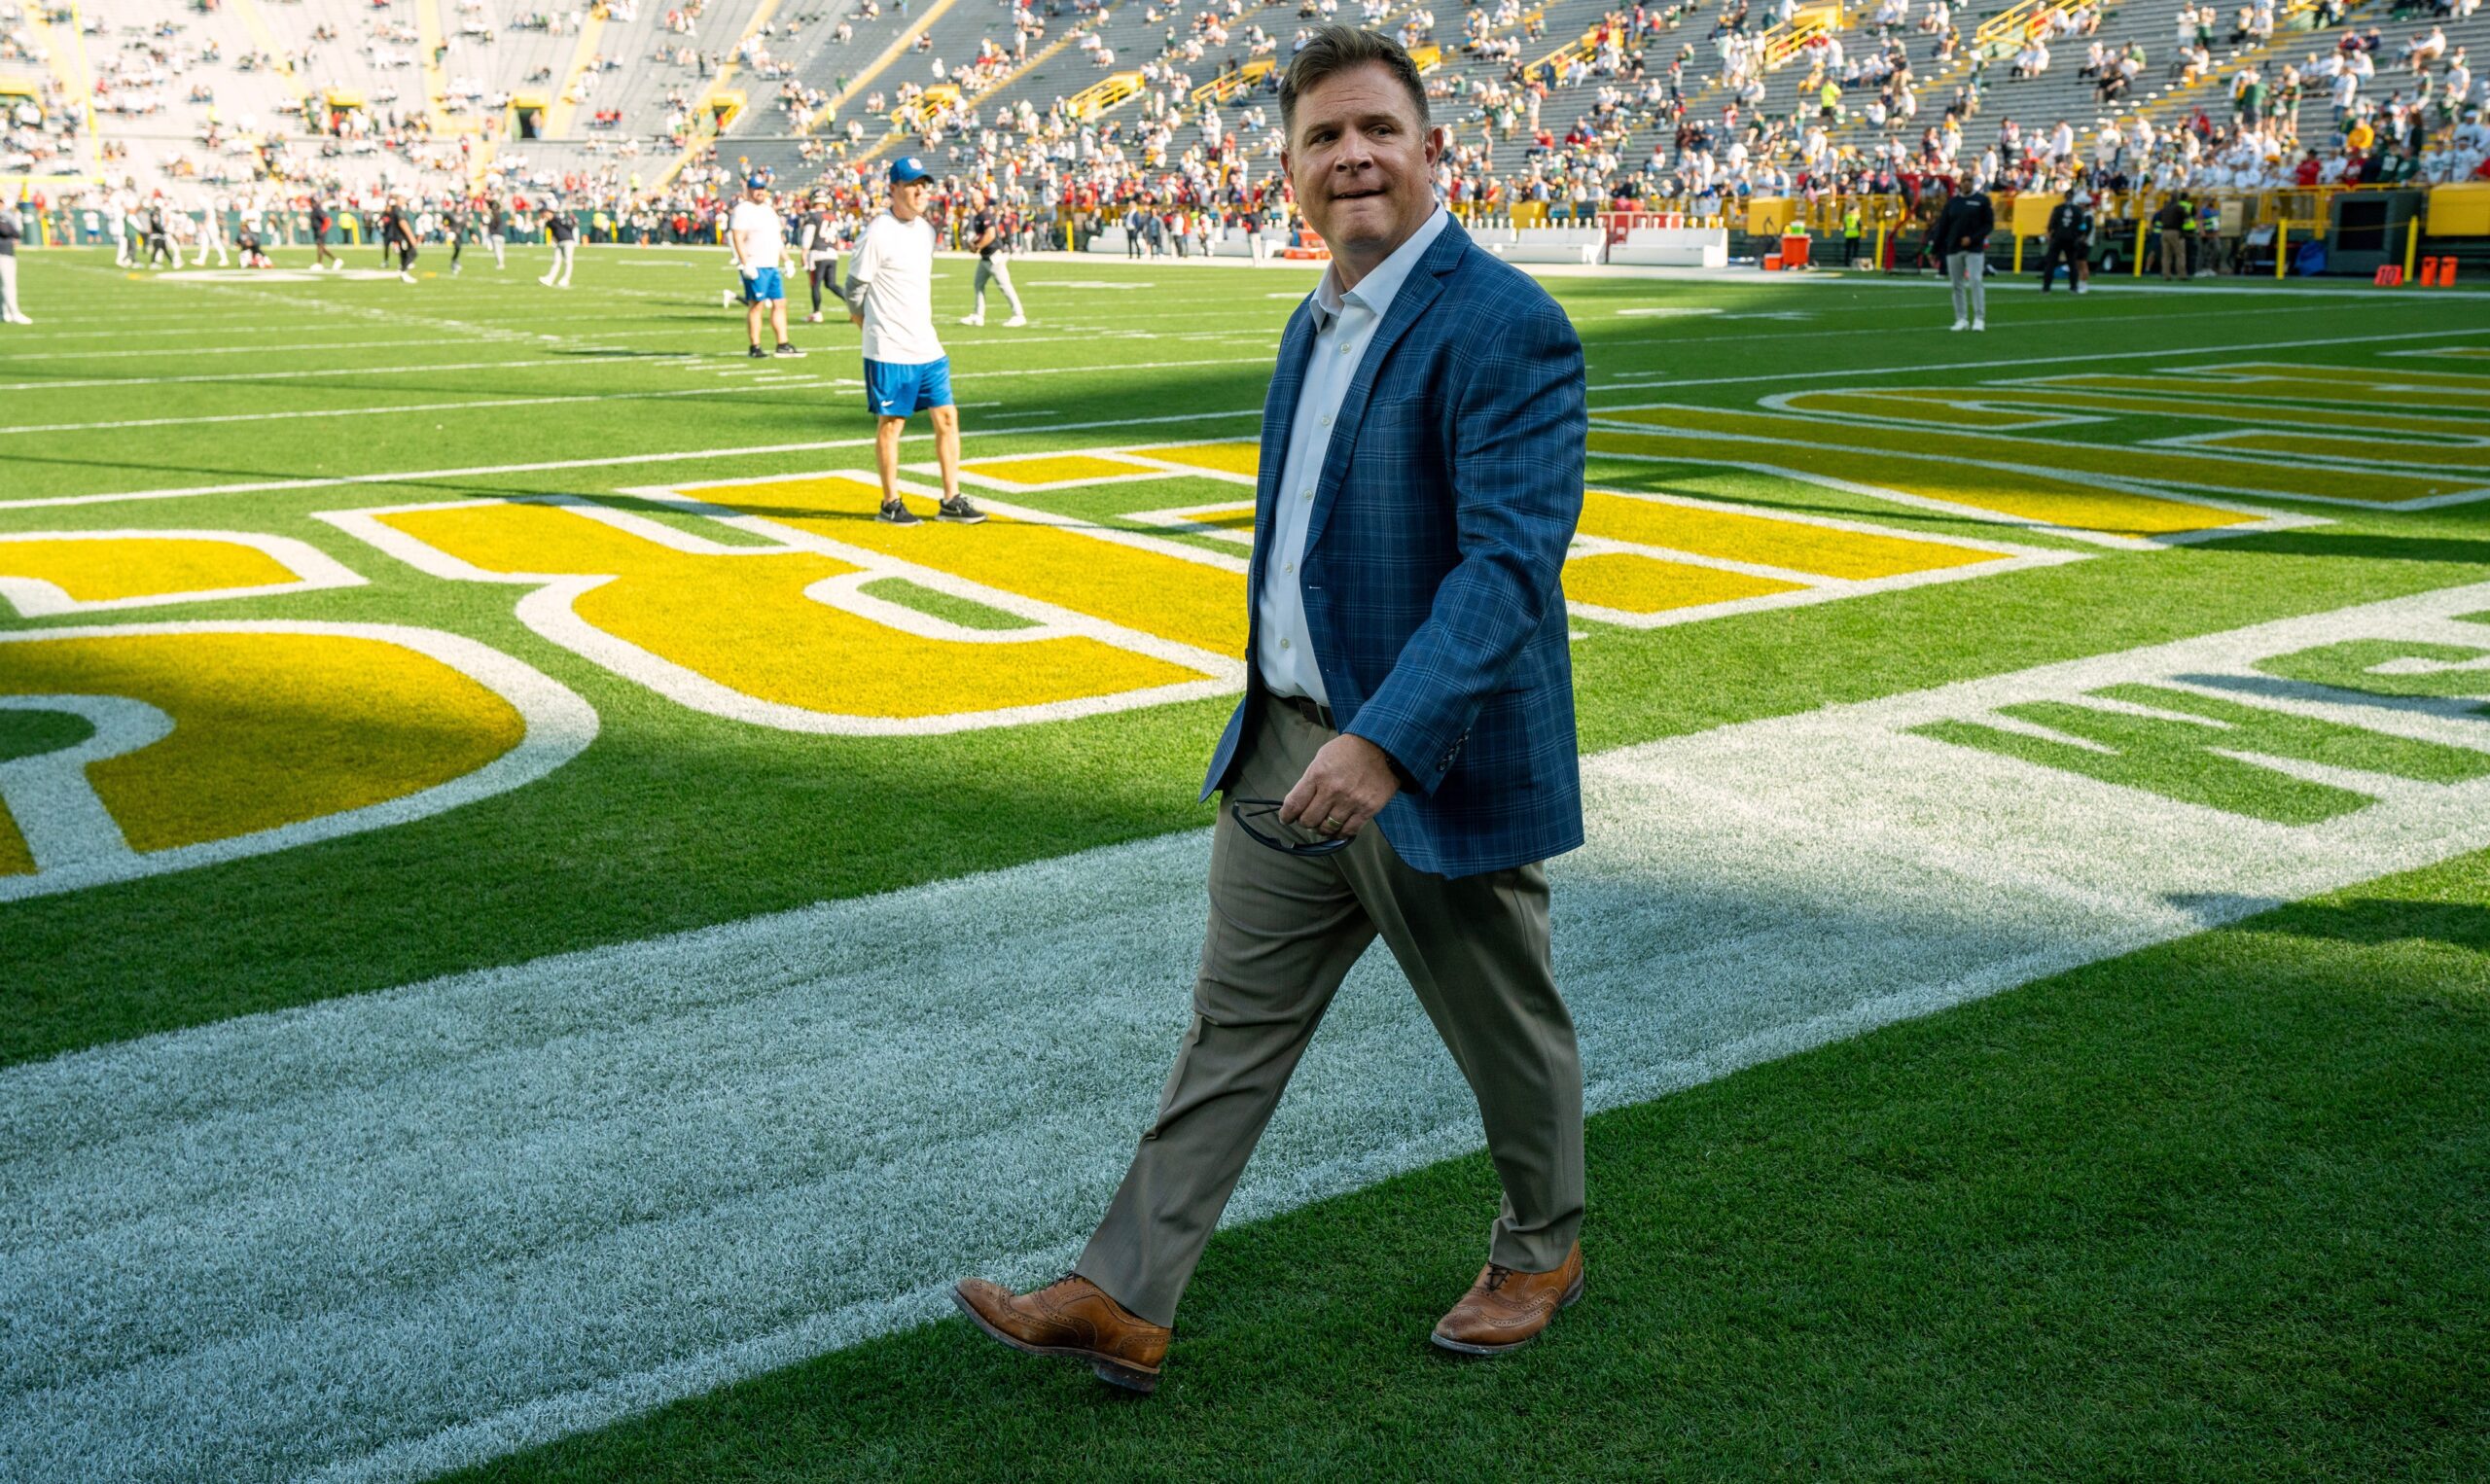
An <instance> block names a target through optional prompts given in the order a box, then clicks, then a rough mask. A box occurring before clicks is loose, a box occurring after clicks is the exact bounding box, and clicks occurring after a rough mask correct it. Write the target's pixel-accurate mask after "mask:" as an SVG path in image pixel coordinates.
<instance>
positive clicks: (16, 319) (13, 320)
mask: <svg viewBox="0 0 2490 1484" xmlns="http://www.w3.org/2000/svg"><path fill="white" fill-rule="evenodd" d="M9 323H10V324H12V325H31V324H33V323H34V321H33V320H30V319H28V318H26V317H25V316H24V315H22V314H13V315H11V316H9Z"/></svg>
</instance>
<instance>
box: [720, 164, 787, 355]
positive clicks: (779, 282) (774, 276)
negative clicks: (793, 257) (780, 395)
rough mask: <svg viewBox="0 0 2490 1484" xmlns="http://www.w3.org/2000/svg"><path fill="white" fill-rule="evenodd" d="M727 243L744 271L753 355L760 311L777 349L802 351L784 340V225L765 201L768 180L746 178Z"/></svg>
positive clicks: (784, 352)
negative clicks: (775, 338)
mask: <svg viewBox="0 0 2490 1484" xmlns="http://www.w3.org/2000/svg"><path fill="white" fill-rule="evenodd" d="M727 248H728V250H729V251H730V252H732V253H733V254H734V255H735V267H736V268H737V269H738V270H740V271H741V272H742V274H743V303H744V310H743V321H744V330H745V333H746V335H747V336H748V337H749V338H750V340H751V342H752V349H751V350H750V351H749V352H748V354H750V355H751V356H752V358H753V359H754V360H759V359H761V357H762V356H763V355H764V354H765V352H764V351H763V350H762V348H761V315H762V311H763V309H765V308H766V309H767V310H768V312H769V328H770V329H771V330H773V331H775V332H776V333H777V336H778V354H780V355H782V356H785V357H788V358H789V359H794V358H796V357H799V356H801V355H802V354H803V352H802V351H800V350H798V349H797V348H796V347H795V346H793V345H790V344H789V343H787V283H786V279H785V278H784V276H783V275H781V274H780V272H779V270H778V265H779V264H780V263H782V262H783V261H785V259H786V256H787V226H786V224H785V223H784V222H781V221H780V220H778V208H776V207H774V206H772V205H770V204H769V182H767V181H766V180H764V179H763V178H761V177H760V176H758V175H756V176H754V177H752V178H751V179H750V180H748V181H745V182H744V194H743V199H742V200H739V201H737V202H735V209H734V212H733V214H732V215H730V216H729V217H728V218H727Z"/></svg>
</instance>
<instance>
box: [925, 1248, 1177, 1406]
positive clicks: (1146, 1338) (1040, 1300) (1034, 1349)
mask: <svg viewBox="0 0 2490 1484" xmlns="http://www.w3.org/2000/svg"><path fill="white" fill-rule="evenodd" d="M951 1301H952V1302H954V1303H956V1304H958V1305H959V1306H960V1312H962V1313H963V1314H966V1315H967V1316H968V1317H969V1318H970V1319H972V1320H974V1321H976V1323H977V1326H978V1328H979V1329H982V1330H984V1331H985V1332H986V1333H988V1334H990V1335H992V1336H994V1337H995V1338H996V1339H998V1340H1001V1341H1002V1342H1003V1343H1004V1344H1006V1345H1009V1346H1011V1347H1012V1348H1013V1349H1014V1350H1021V1351H1026V1352H1028V1353H1029V1354H1030V1355H1033V1356H1072V1357H1075V1358H1076V1359H1079V1360H1086V1361H1088V1362H1089V1369H1090V1370H1091V1371H1092V1372H1093V1373H1095V1374H1096V1376H1097V1377H1098V1379H1099V1380H1101V1381H1104V1382H1106V1383H1107V1384H1108V1385H1110V1386H1120V1387H1122V1388H1123V1389H1124V1390H1126V1391H1129V1392H1140V1393H1142V1394H1143V1395H1145V1396H1147V1395H1148V1394H1149V1393H1152V1392H1155V1391H1156V1390H1158V1366H1159V1362H1160V1361H1161V1360H1165V1359H1166V1357H1167V1340H1168V1337H1169V1336H1170V1335H1172V1334H1173V1333H1174V1332H1175V1331H1174V1330H1172V1329H1169V1328H1167V1327H1165V1326H1164V1325H1154V1324H1152V1323H1150V1322H1149V1321H1148V1320H1146V1319H1143V1318H1141V1317H1139V1316H1138V1315H1136V1314H1134V1313H1132V1312H1131V1311H1130V1310H1128V1309H1126V1308H1125V1307H1124V1306H1123V1305H1121V1304H1120V1303H1118V1302H1116V1301H1115V1300H1114V1299H1113V1298H1110V1297H1109V1296H1107V1292H1106V1290H1103V1289H1101V1288H1099V1287H1098V1286H1097V1285H1096V1284H1094V1283H1091V1282H1090V1281H1089V1280H1088V1279H1086V1278H1084V1277H1082V1276H1080V1275H1079V1274H1077V1273H1076V1274H1074V1275H1072V1276H1071V1277H1068V1278H1064V1279H1060V1280H1058V1281H1057V1282H1054V1283H1051V1284H1049V1285H1048V1286H1047V1287H1045V1288H1043V1289H1040V1290H1037V1291H1036V1292H1034V1293H1014V1292H1013V1291H1012V1290H1010V1289H1007V1288H1005V1287H1004V1286H1003V1285H1001V1284H999V1283H988V1282H987V1281H985V1280H984V1279H982V1278H963V1279H961V1280H960V1281H959V1283H958V1284H957V1285H956V1286H955V1287H954V1288H953V1289H952V1290H951Z"/></svg>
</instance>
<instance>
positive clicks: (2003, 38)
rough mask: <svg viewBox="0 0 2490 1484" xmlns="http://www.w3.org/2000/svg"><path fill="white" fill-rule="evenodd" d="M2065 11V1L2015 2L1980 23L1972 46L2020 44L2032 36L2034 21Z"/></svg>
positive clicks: (2035, 0) (1973, 36)
mask: <svg viewBox="0 0 2490 1484" xmlns="http://www.w3.org/2000/svg"><path fill="white" fill-rule="evenodd" d="M2064 9H2066V5H2065V0H2015V3H2014V4H2012V5H2010V6H2008V7H2007V8H2006V9H2004V10H2002V11H2000V12H1998V13H1997V14H1996V15H1994V16H1991V17H1990V18H1987V19H1986V20H1983V21H1981V22H1980V23H1979V28H1978V29H1976V30H1974V31H1973V32H1972V45H1973V46H1974V47H1991V46H1995V45H1997V44H1998V43H2000V42H2009V43H2019V42H2020V41H2022V40H2023V38H2024V37H2026V36H2028V35H2030V34H2031V29H2030V28H2031V25H2032V23H2033V21H2035V20H2036V19H2038V18H2041V17H2044V16H2047V15H2051V14H2053V13H2055V12H2057V11H2061V10H2064Z"/></svg>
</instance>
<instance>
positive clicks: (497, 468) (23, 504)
mask: <svg viewBox="0 0 2490 1484" xmlns="http://www.w3.org/2000/svg"><path fill="white" fill-rule="evenodd" d="M1262 415H1263V409H1262V408H1260V407H1237V408H1233V409H1231V410H1228V411H1225V412H1176V413H1171V414H1168V415H1166V416H1163V417H1118V418H1112V419H1109V420H1107V421H1105V422H1073V423H1059V424H1057V425H1055V426H1054V427H1052V428H1049V429H1048V430H1047V431H1048V432H1049V433H1077V432H1083V431H1085V430H1088V429H1092V428H1138V427H1146V426H1150V425H1153V424H1158V423H1191V422H1219V421H1221V420H1223V419H1226V418H1231V417H1260V416H1262ZM1028 431H1029V430H1028V429H1026V428H963V429H961V430H960V437H961V438H963V439H971V438H1001V437H1004V436H1006V435H1014V436H1018V435H1025V434H1026V433H1027V432H1028ZM932 436H933V435H932V434H930V433H929V434H925V435H922V437H923V438H927V439H930V438H931V437H932ZM917 441H919V440H907V442H917ZM872 443H873V441H872V439H871V438H835V439H829V440H825V441H821V442H807V443H761V444H755V445H753V446H749V447H743V448H691V449H683V450H679V451H675V452H668V453H623V454H615V455H612V456H610V457H606V458H594V459H552V460H547V461H544V462H539V463H534V464H476V465H470V466H469V467H467V468H464V469H415V470H406V471H402V472H400V473H397V474H356V475H316V476H313V477H308V478H300V479H261V480H255V481H253V482H251V483H247V484H194V485H191V486H188V487H186V488H173V489H141V490H131V491H128V492H125V493H116V494H101V495H46V496H42V497H39V498H36V499H32V500H0V511H14V510H28V509H33V508H37V507H43V506H53V505H111V504H113V503H115V502H117V501H122V500H180V499H187V498H189V497H191V496H194V495H251V494H260V493H264V492H266V491H268V490H275V489H326V488H329V487H331V486H338V487H343V486H346V485H351V484H425V483H430V482H433V481H435V480H440V479H464V478H476V477H482V476H485V475H502V474H544V473H548V472H551V471H554V470H562V469H611V468H619V467H621V466H623V465H626V464H677V463H690V462H694V461H696V460H700V459H731V458H753V457H758V456H761V455H764V454H778V453H818V452H820V451H822V450H823V449H826V448H870V447H871V446H872Z"/></svg>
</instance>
